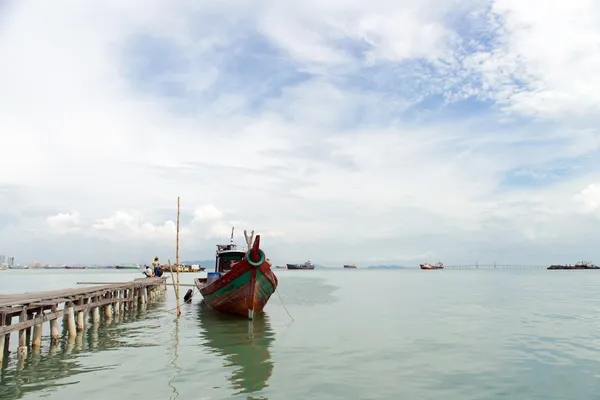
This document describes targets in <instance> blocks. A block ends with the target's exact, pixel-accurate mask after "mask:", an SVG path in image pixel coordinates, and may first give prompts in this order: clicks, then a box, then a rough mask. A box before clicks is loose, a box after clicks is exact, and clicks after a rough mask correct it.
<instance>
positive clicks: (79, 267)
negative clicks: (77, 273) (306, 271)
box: [65, 265, 87, 269]
mask: <svg viewBox="0 0 600 400" xmlns="http://www.w3.org/2000/svg"><path fill="white" fill-rule="evenodd" d="M65 269H87V267H85V266H82V265H67V266H65Z"/></svg>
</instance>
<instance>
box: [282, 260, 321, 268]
mask: <svg viewBox="0 0 600 400" xmlns="http://www.w3.org/2000/svg"><path fill="white" fill-rule="evenodd" d="M286 267H287V269H315V265H314V264H313V263H311V262H310V261H307V262H305V263H303V264H286Z"/></svg>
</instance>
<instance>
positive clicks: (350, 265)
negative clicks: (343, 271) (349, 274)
mask: <svg viewBox="0 0 600 400" xmlns="http://www.w3.org/2000/svg"><path fill="white" fill-rule="evenodd" d="M344 268H357V267H356V264H345V265H344Z"/></svg>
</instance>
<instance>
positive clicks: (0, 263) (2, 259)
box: [0, 254, 6, 265]
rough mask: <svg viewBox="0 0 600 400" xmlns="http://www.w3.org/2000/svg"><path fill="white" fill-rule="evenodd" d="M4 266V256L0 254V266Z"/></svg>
mask: <svg viewBox="0 0 600 400" xmlns="http://www.w3.org/2000/svg"><path fill="white" fill-rule="evenodd" d="M2 264H6V256H5V255H4V254H0V265H2Z"/></svg>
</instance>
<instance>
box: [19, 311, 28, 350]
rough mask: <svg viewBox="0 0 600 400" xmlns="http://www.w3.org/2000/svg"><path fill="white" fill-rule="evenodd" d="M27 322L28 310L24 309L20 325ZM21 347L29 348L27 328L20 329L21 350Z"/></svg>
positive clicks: (20, 316)
mask: <svg viewBox="0 0 600 400" xmlns="http://www.w3.org/2000/svg"><path fill="white" fill-rule="evenodd" d="M26 320H27V308H23V310H21V314H19V323H21V324H23V323H24V322H25V321H26ZM21 347H24V348H27V336H26V332H25V328H22V329H19V350H20V349H21Z"/></svg>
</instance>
